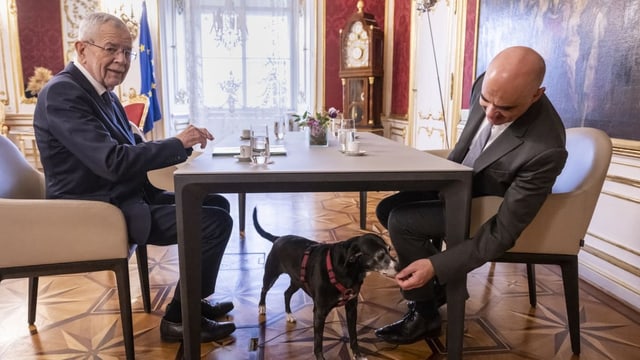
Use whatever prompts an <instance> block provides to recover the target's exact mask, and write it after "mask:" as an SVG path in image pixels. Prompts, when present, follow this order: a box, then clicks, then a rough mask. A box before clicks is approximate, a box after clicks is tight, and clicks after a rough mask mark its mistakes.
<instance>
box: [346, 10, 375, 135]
mask: <svg viewBox="0 0 640 360" xmlns="http://www.w3.org/2000/svg"><path fill="white" fill-rule="evenodd" d="M363 8H364V2H363V1H358V11H357V12H356V13H355V14H353V15H352V16H351V17H350V18H349V20H347V22H346V24H345V26H344V28H342V29H341V30H340V46H341V51H340V58H341V60H340V72H339V75H340V78H341V80H342V106H343V107H342V108H343V111H344V116H345V117H346V118H352V119H354V120H355V121H356V127H358V128H369V129H379V128H382V124H381V121H380V115H381V113H382V75H383V67H382V58H383V39H384V37H383V33H382V30H381V29H380V27H379V26H378V24H377V22H376V20H375V18H374V17H373V15H371V14H367V13H365V12H364V11H363Z"/></svg>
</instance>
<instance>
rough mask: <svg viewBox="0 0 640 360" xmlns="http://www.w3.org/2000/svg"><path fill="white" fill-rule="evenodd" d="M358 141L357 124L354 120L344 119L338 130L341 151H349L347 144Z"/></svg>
mask: <svg viewBox="0 0 640 360" xmlns="http://www.w3.org/2000/svg"><path fill="white" fill-rule="evenodd" d="M355 140H356V123H355V121H354V120H353V119H343V120H342V124H341V126H340V130H338V143H339V144H340V151H342V152H345V151H347V143H349V142H352V141H355Z"/></svg>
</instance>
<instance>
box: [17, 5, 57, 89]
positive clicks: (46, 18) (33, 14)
mask: <svg viewBox="0 0 640 360" xmlns="http://www.w3.org/2000/svg"><path fill="white" fill-rule="evenodd" d="M17 4H18V33H19V35H20V51H21V58H22V74H23V79H24V80H23V81H24V86H25V87H26V86H27V83H28V82H29V77H31V76H32V75H33V69H34V68H35V67H37V66H42V67H45V68H47V69H49V70H51V71H52V72H53V73H54V74H55V73H57V72H59V71H60V70H62V69H63V68H64V50H63V46H62V22H61V18H60V0H47V1H42V0H20V1H18V2H17Z"/></svg>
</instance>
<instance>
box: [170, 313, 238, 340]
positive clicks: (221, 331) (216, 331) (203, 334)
mask: <svg viewBox="0 0 640 360" xmlns="http://www.w3.org/2000/svg"><path fill="white" fill-rule="evenodd" d="M235 330H236V325H235V324H234V323H232V322H215V321H212V320H209V319H207V318H205V317H201V318H200V342H202V343H206V342H211V341H216V340H220V339H224V338H226V337H227V336H229V335H231V333H232V332H234V331H235ZM182 336H183V331H182V323H174V322H171V321H168V320H165V319H164V318H163V319H162V321H160V338H161V339H162V341H166V342H179V341H182Z"/></svg>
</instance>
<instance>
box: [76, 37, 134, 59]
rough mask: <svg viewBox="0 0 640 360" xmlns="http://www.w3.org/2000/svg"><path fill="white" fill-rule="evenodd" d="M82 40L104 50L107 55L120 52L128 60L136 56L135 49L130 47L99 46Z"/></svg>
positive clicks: (114, 54) (116, 54)
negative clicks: (132, 49)
mask: <svg viewBox="0 0 640 360" xmlns="http://www.w3.org/2000/svg"><path fill="white" fill-rule="evenodd" d="M83 42H84V43H85V44H89V45H93V46H95V47H97V48H99V49H102V50H104V51H105V52H106V53H107V54H109V56H113V57H116V56H118V54H120V53H122V54H124V56H125V58H127V59H130V60H135V59H136V57H137V56H138V53H137V52H135V51H131V49H125V48H117V47H114V46H100V45H97V44H94V43H92V42H89V41H83Z"/></svg>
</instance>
